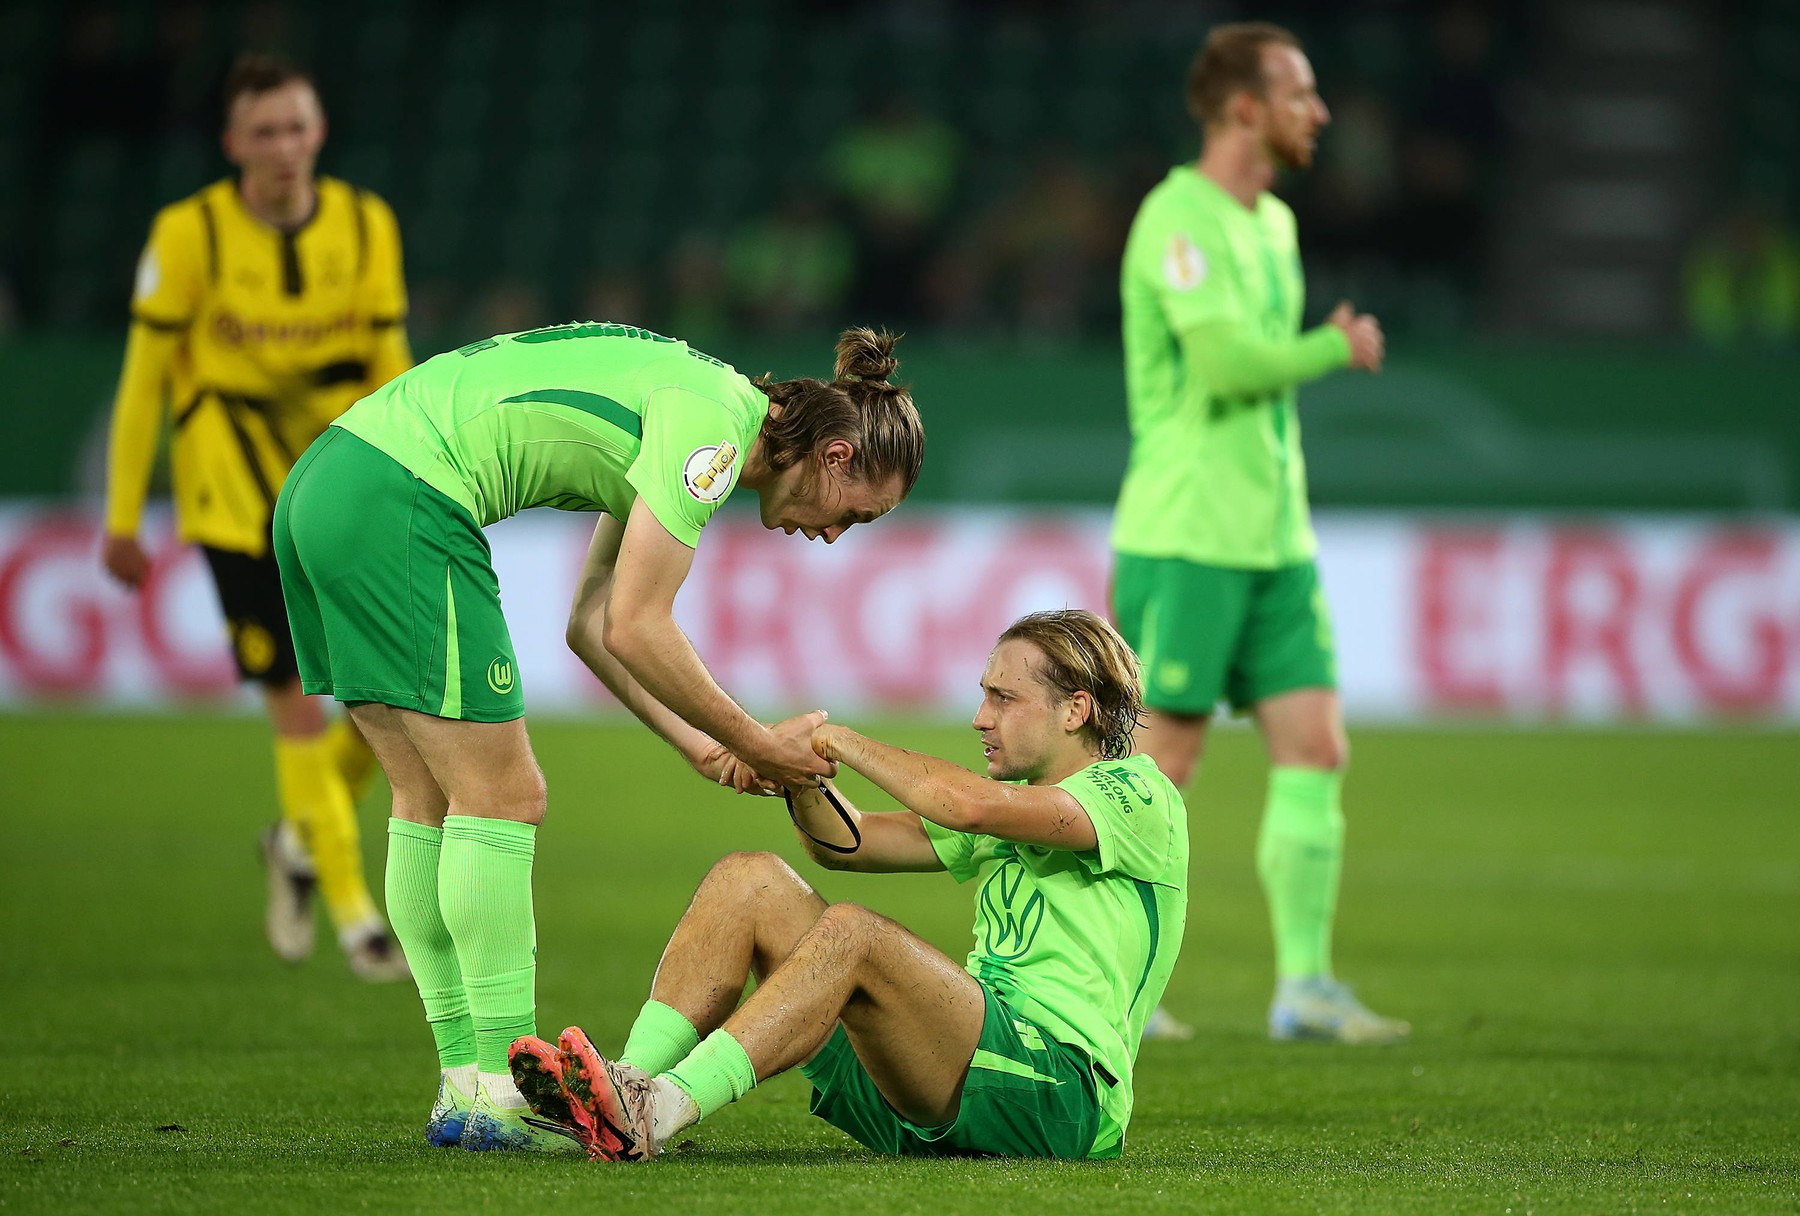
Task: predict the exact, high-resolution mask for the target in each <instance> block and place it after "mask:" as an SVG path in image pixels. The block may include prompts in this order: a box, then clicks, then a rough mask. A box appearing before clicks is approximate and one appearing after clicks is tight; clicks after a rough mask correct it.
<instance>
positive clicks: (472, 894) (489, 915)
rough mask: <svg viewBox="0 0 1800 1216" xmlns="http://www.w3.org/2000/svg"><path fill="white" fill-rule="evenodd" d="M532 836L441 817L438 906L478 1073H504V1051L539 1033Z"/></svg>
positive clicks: (517, 827)
mask: <svg viewBox="0 0 1800 1216" xmlns="http://www.w3.org/2000/svg"><path fill="white" fill-rule="evenodd" d="M536 839H537V829H536V828H534V827H532V826H531V825H530V824H528V823H514V822H512V821H511V820H509V819H478V818H476V817H474V816H470V815H451V816H450V817H449V818H447V819H445V820H444V846H443V857H442V859H441V861H440V862H439V864H438V906H439V907H440V908H442V909H443V913H444V924H445V925H446V926H447V927H448V928H449V930H450V937H451V938H452V940H454V941H455V943H456V958H457V962H458V964H459V965H460V966H461V967H462V979H463V987H464V988H465V989H466V990H467V991H468V994H469V1016H470V1020H471V1021H472V1022H473V1023H474V1026H475V1063H476V1065H477V1066H478V1067H479V1068H480V1069H481V1071H482V1073H484V1074H490V1073H491V1074H496V1075H502V1076H503V1075H505V1074H506V1072H507V1065H506V1049H507V1048H508V1047H510V1046H512V1042H513V1040H514V1039H516V1038H518V1037H520V1036H521V1035H528V1034H536V1033H537V1006H536V994H535V987H536V980H537V923H536V921H535V920H534V919H533V916H532V910H531V858H532V852H533V848H534V846H535V843H536Z"/></svg>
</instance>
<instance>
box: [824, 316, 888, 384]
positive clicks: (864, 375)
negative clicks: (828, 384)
mask: <svg viewBox="0 0 1800 1216" xmlns="http://www.w3.org/2000/svg"><path fill="white" fill-rule="evenodd" d="M898 341H900V337H899V335H898V334H891V333H889V332H888V331H887V330H885V329H883V330H879V331H877V330H873V329H865V328H862V327H858V328H855V329H846V330H845V331H844V332H843V333H842V334H841V335H839V337H838V342H837V370H836V373H835V377H836V379H839V380H870V381H877V382H882V381H886V380H887V379H888V377H890V376H892V375H893V374H894V372H895V371H897V370H899V367H900V360H898V359H896V358H894V344H895V343H896V342H898Z"/></svg>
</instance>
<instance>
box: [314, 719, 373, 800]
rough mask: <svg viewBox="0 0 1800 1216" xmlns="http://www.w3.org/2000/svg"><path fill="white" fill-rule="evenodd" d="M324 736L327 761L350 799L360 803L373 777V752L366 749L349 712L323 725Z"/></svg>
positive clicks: (366, 744) (365, 743) (360, 733)
mask: <svg viewBox="0 0 1800 1216" xmlns="http://www.w3.org/2000/svg"><path fill="white" fill-rule="evenodd" d="M325 739H326V741H327V742H328V743H329V744H330V745H331V760H332V763H333V764H335V765H337V771H338V773H339V774H340V775H342V777H343V778H344V784H345V785H346V786H348V787H349V789H350V801H351V802H352V803H357V802H361V801H362V799H363V795H364V794H366V793H368V792H369V783H370V782H371V781H372V780H374V778H375V753H374V752H372V751H370V750H369V745H368V743H367V742H366V741H365V740H364V739H363V737H362V732H361V731H359V730H357V729H356V723H354V722H352V721H351V720H350V718H349V715H345V716H344V717H341V718H339V719H337V720H336V721H335V722H333V723H332V724H331V725H330V726H328V727H326V728H325Z"/></svg>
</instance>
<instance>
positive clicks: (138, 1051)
mask: <svg viewBox="0 0 1800 1216" xmlns="http://www.w3.org/2000/svg"><path fill="white" fill-rule="evenodd" d="M966 733H967V732H962V731H957V732H951V731H946V730H931V729H920V728H914V729H910V730H896V731H895V732H894V733H893V737H895V738H896V739H897V740H899V741H903V742H907V743H910V744H912V745H914V746H922V747H928V748H934V749H940V750H945V749H948V754H953V755H959V756H965V757H966V756H967V755H968V753H969V750H970V749H969V747H968V743H969V740H968V739H967V738H965V737H964V736H965V735H966ZM535 737H536V740H537V743H538V747H539V751H540V755H541V758H542V760H543V764H544V768H545V769H546V771H547V772H548V774H549V778H550V791H551V794H550V806H551V818H550V821H549V825H548V827H547V828H546V830H545V831H544V833H543V835H542V849H541V851H540V854H539V860H538V870H537V897H538V922H539V926H540V932H539V938H540V964H541V965H540V968H539V977H540V978H539V1018H540V1022H539V1025H540V1029H547V1030H550V1031H555V1030H557V1029H560V1028H561V1027H562V1026H563V1025H564V1024H566V1023H569V1022H572V1021H577V1020H579V1021H580V1022H582V1023H583V1024H585V1025H586V1026H587V1027H588V1028H589V1029H590V1030H591V1031H592V1032H593V1033H594V1036H595V1038H596V1039H597V1040H599V1041H600V1042H601V1043H602V1044H605V1043H608V1042H611V1043H613V1044H617V1043H618V1042H619V1041H620V1039H621V1037H622V1035H623V1033H624V1031H625V1029H626V1026H627V1024H628V1021H629V1019H630V1017H631V1015H632V1013H633V1012H634V1011H635V1009H636V1007H637V1005H638V1003H639V1002H640V1001H641V1000H642V998H643V995H644V993H645V990H646V987H647V984H648V981H649V977H650V970H651V967H652V966H653V964H654V961H655V959H656V956H657V953H658V951H659V949H660V947H661V944H662V941H663V938H664V935H665V934H666V932H667V931H668V929H669V927H670V926H671V925H672V924H673V923H674V920H675V918H676V917H677V916H678V915H679V913H680V911H681V908H682V906H683V905H684V903H685V901H686V899H687V896H688V894H689V893H690V891H691V889H692V887H693V885H694V883H695V882H696V881H697V880H698V879H699V878H700V876H701V874H702V873H703V872H704V871H705V869H706V867H707V865H708V864H709V863H710V862H711V861H712V860H713V859H714V858H715V857H716V856H717V855H718V854H720V853H722V852H724V851H726V850H729V849H734V848H771V849H776V850H778V851H780V852H782V853H783V854H784V855H786V856H788V857H790V858H793V859H796V860H797V859H798V858H799V856H800V855H799V851H798V849H797V848H796V847H795V846H794V844H793V842H792V840H791V838H790V837H789V836H788V834H787V833H786V831H785V821H784V820H783V819H782V817H781V812H780V809H779V804H778V803H771V802H769V801H752V800H748V799H734V798H732V797H730V796H728V795H726V794H724V793H722V792H720V791H716V790H712V789H709V788H707V787H706V786H705V785H703V784H702V783H701V782H699V781H698V780H696V779H694V778H692V777H689V776H687V775H686V774H685V773H684V772H683V771H681V770H680V769H679V768H678V766H677V765H676V764H675V762H674V761H673V758H672V756H671V755H670V754H669V753H668V752H667V751H666V750H665V749H663V748H662V747H661V745H660V744H658V743H656V742H655V741H654V740H653V739H651V738H650V736H649V735H647V734H646V733H644V732H642V731H639V730H636V729H631V728H626V727H620V726H577V725H557V726H549V725H546V726H541V727H539V728H538V729H537V730H536V732H535ZM1356 743H1357V756H1356V768H1355V772H1354V775H1353V777H1352V780H1351V783H1350V787H1349V795H1348V799H1349V815H1350V823H1351V826H1350V847H1349V859H1350V862H1349V870H1348V874H1347V877H1346V882H1345V888H1344V893H1343V912H1342V915H1341V917H1340V934H1339V943H1338V947H1339V948H1338V962H1339V968H1340V971H1341V972H1342V973H1344V974H1345V975H1346V977H1347V978H1349V979H1351V980H1353V981H1355V982H1357V983H1358V984H1359V985H1360V987H1361V991H1362V993H1363V994H1364V995H1365V996H1366V997H1367V998H1368V999H1369V1001H1370V1003H1371V1004H1373V1005H1375V1006H1376V1007H1377V1008H1379V1009H1382V1010H1385V1011H1392V1012H1395V1013H1398V1014H1401V1015H1404V1016H1408V1017H1410V1018H1411V1019H1412V1020H1413V1022H1414V1024H1415V1026H1416V1031H1415V1037H1416V1042H1414V1043H1412V1044H1411V1045H1409V1046H1405V1047H1401V1048H1394V1049H1362V1050H1354V1049H1337V1048H1320V1047H1313V1046H1301V1045H1274V1044H1270V1043H1268V1042H1267V1041H1265V1040H1264V1038H1263V1037H1262V1034H1261V1019H1262V1015H1263V1003H1264V1001H1265V1000H1266V998H1267V990H1268V986H1269V978H1268V961H1267V955H1268V948H1267V945H1266V940H1265V939H1266V928H1265V924H1264V917H1263V912H1262V907H1261V902H1260V897H1259V895H1258V892H1257V888H1256V885H1255V881H1254V877H1253V873H1252V867H1251V860H1250V858H1251V852H1252V846H1253V839H1254V835H1255V819H1256V814H1255V811H1256V807H1257V804H1258V802H1259V796H1260V795H1259V791H1260V782H1261V763H1260V759H1259V757H1258V754H1257V747H1256V743H1255V741H1254V739H1253V737H1251V736H1249V735H1247V734H1245V733H1242V732H1226V733H1223V734H1221V735H1220V737H1219V738H1218V739H1217V740H1216V742H1215V749H1214V752H1213V754H1212V756H1211V757H1210V758H1209V761H1208V767H1207V769H1206V771H1205V773H1204V774H1203V776H1202V778H1201V781H1200V784H1199V786H1198V789H1197V790H1196V791H1195V796H1194V798H1193V799H1192V801H1193V803H1194V807H1195V813H1194V825H1195V833H1194V859H1195V860H1194V866H1193V888H1194V889H1193V903H1192V920H1191V922H1190V924H1189V926H1188V936H1187V943H1188V944H1187V953H1186V957H1185V958H1184V960H1183V962H1182V965H1181V968H1180V970H1179V972H1178V973H1177V975H1176V978H1175V982H1174V985H1173V987H1172V988H1171V991H1170V1000H1171V1002H1172V1003H1173V1005H1174V1006H1175V1007H1176V1008H1177V1009H1178V1010H1179V1011H1180V1012H1181V1013H1182V1014H1183V1015H1185V1016H1187V1017H1188V1018H1190V1019H1192V1020H1193V1021H1194V1022H1195V1023H1197V1025H1198V1027H1199V1031H1200V1033H1199V1037H1198V1038H1197V1039H1196V1040H1195V1041H1194V1042H1192V1043H1187V1044H1179V1045H1173V1044H1151V1045H1149V1046H1148V1047H1147V1048H1146V1049H1145V1050H1144V1052H1143V1055H1142V1058H1141V1060H1140V1064H1139V1070H1138V1071H1139V1082H1138V1093H1139V1106H1138V1112H1137V1117H1136V1119H1135V1120H1134V1122H1133V1125H1132V1128H1131V1134H1130V1138H1129V1143H1128V1147H1127V1150H1126V1155H1125V1157H1124V1158H1123V1159H1122V1160H1121V1161H1118V1162H1114V1163H1096V1164H1087V1165H1070V1164H1046V1163H1009V1162H999V1161H962V1162H915V1161H891V1160H882V1159H879V1158H876V1157H874V1156H872V1155H871V1154H868V1153H865V1152H863V1151H861V1150H860V1149H858V1148H857V1147H856V1146H855V1145H853V1144H851V1143H850V1142H849V1141H848V1140H846V1139H845V1138H844V1137H843V1136H841V1135H840V1134H838V1133H837V1132H836V1131H834V1130H833V1129H831V1128H830V1127H827V1126H826V1125H824V1124H822V1123H819V1122H817V1121H816V1120H812V1119H810V1118H809V1117H808V1116H807V1115H806V1106H805V1099H806V1089H805V1086H804V1084H803V1083H802V1082H801V1081H800V1080H799V1079H798V1078H782V1079H779V1080H777V1081H775V1082H773V1083H771V1084H769V1085H767V1086H765V1087H764V1088H762V1089H760V1090H758V1091H756V1092H755V1093H753V1094H752V1095H751V1096H750V1097H749V1098H748V1099H747V1100H746V1101H744V1102H743V1103H741V1104H739V1105H738V1106H736V1107H734V1108H731V1109H728V1110H726V1111H725V1112H723V1113H722V1114H720V1115H719V1116H718V1117H717V1118H716V1119H715V1120H712V1121H709V1122H708V1123H707V1124H706V1125H704V1126H703V1127H702V1128H700V1129H699V1130H698V1131H697V1132H696V1133H695V1140H696V1142H697V1147H696V1148H695V1150H694V1151H692V1152H690V1153H688V1154H685V1155H682V1156H679V1157H675V1158H671V1159H667V1160H664V1161H661V1162H658V1163H656V1164H654V1165H651V1166H647V1167H641V1168H627V1167H605V1166H588V1165H586V1164H583V1163H579V1162H556V1161H543V1160H520V1159H506V1158H501V1157H495V1156H493V1155H482V1156H477V1155H474V1154H467V1153H462V1152H460V1151H456V1150H448V1151H444V1150H430V1149H427V1148H425V1147H424V1146H423V1145H422V1144H421V1143H420V1142H419V1139H418V1137H419V1131H420V1127H421V1124H422V1122H423V1117H424V1113H425V1110H426V1107H427V1105H428V1104H429V1101H430V1097H431V1091H432V1085H433V1073H432V1069H433V1059H432V1056H431V1053H430V1049H429V1037H428V1035H427V1034H426V1032H425V1029H424V1026H423V1023H422V1021H421V1019H420V1016H419V1013H418V1010H417V998H416V997H415V996H414V994H413V993H412V992H411V991H410V990H408V989H405V988H392V987H390V988H370V987H366V986H363V985H361V984H358V983H357V982H355V981H354V980H352V979H350V978H349V977H348V976H347V975H346V974H345V973H344V971H343V968H342V967H341V965H340V963H339V960H338V958H337V955H336V951H335V950H334V949H333V948H332V947H331V946H330V945H329V944H328V943H324V942H322V943H321V949H320V952H319V955H318V956H317V957H316V958H314V959H313V960H312V961H311V962H309V963H307V964H305V965H303V966H301V967H298V968H294V969H289V968H286V967H283V966H282V965H280V964H278V963H277V962H276V961H275V960H274V959H273V958H272V957H270V955H269V953H268V951H267V949H266V948H265V947H264V946H263V944H262V942H261V938H260V926H259V923H258V921H259V916H260V904H261V879H260V875H259V872H258V869H257V866H256V862H255V854H254V848H253V842H254V839H255V834H256V831H257V829H258V828H259V827H261V826H262V824H263V823H264V822H265V821H266V820H268V819H269V817H270V814H271V812H270V806H271V784H272V783H271V778H270V774H269V766H268V763H267V760H266V749H265V746H264V743H263V734H262V727H261V726H260V725H259V724H258V723H256V722H254V721H249V720H212V719H197V720H178V719H161V720H134V719H111V718H89V717H76V716H70V717H46V718H31V717H8V718H0V812H3V817H0V1208H4V1209H5V1210H7V1211H32V1210H39V1211H41V1210H60V1211H69V1212H92V1211H130V1212H132V1213H134V1214H148V1213H154V1212H180V1213H188V1212H199V1211H219V1212H225V1211H232V1212H235V1211H339V1210H345V1209H350V1208H364V1209H367V1210H370V1211H398V1210H418V1211H431V1212H456V1211H464V1210H471V1209H477V1208H483V1209H490V1210H496V1211H500V1210H508V1211H524V1210H529V1211H535V1212H548V1211H552V1210H562V1211H617V1212H647V1211H670V1212H674V1211H683V1212H735V1211H750V1210H754V1211H759V1212H761V1211H768V1212H789V1211H792V1212H830V1213H840V1212H882V1213H888V1212H930V1213H934V1214H940V1216H941V1214H943V1213H949V1212H961V1211H971V1210H982V1211H984V1212H986V1213H1005V1212H1030V1213H1033V1214H1034V1216H1039V1214H1045V1213H1054V1212H1074V1211H1083V1212H1086V1211H1090V1210H1092V1209H1093V1208H1094V1207H1096V1206H1101V1207H1104V1208H1105V1210H1107V1211H1108V1212H1161V1211H1169V1212H1175V1211H1212V1212H1265V1211H1295V1212H1336V1211H1359V1212H1458V1211H1468V1212H1495V1213H1505V1212H1516V1213H1525V1212H1627V1211H1657V1212H1662V1211H1677V1212H1679V1211H1690V1210H1704V1211H1716V1212H1749V1211H1786V1212H1793V1211H1796V1210H1800V1181H1797V1177H1800V1172H1797V1171H1800V1150H1797V1148H1796V1138H1797V1129H1800V1012H1797V1010H1800V814H1796V811H1797V809H1800V798H1797V796H1796V790H1797V789H1800V738H1796V737H1795V736H1794V735H1792V734H1774V733H1769V734H1749V733H1747V734H1620V735H1611V734H1593V733H1572V734H1560V735H1559V734H1488V733H1477V732H1462V733H1431V734H1424V733H1381V732H1375V731H1361V732H1358V734H1357V736H1356ZM364 822H365V833H366V836H367V837H368V839H367V840H366V841H365V844H366V846H367V848H368V852H369V854H370V856H371V858H372V859H373V858H377V857H379V856H380V851H379V850H380V847H381V844H382V836H381V832H380V822H381V821H380V817H379V813H378V812H377V811H375V810H374V809H373V808H370V810H369V813H368V814H366V816H365V820H364ZM799 868H800V869H801V871H802V873H805V874H807V875H809V876H812V877H815V878H816V880H817V883H818V885H819V886H820V888H821V889H822V890H823V892H824V893H825V894H826V895H827V896H828V897H833V898H854V899H857V900H859V901H861V902H865V903H868V904H871V905H873V906H875V907H877V908H879V909H881V910H883V911H886V912H889V913H891V914H893V915H895V916H898V917H899V918H900V919H902V920H903V921H905V922H907V923H908V924H911V925H913V926H915V927H916V928H918V929H919V930H920V931H921V932H923V933H924V934H925V935H926V936H927V937H929V938H931V939H932V940H934V941H936V942H937V943H939V944H940V945H942V946H944V947H945V948H946V949H949V950H951V951H952V952H953V953H954V954H956V955H957V956H958V957H960V956H961V954H962V952H963V950H964V949H965V948H966V947H965V943H966V934H967V932H968V923H969V904H968V901H969V893H968V892H967V891H966V890H961V889H958V888H956V887H955V886H954V885H953V884H952V883H951V882H950V881H949V880H948V879H945V878H941V877H938V878H933V877H929V876H908V877H895V878H864V879H847V878H842V877H837V876H832V875H829V874H821V873H819V872H818V871H817V870H816V869H814V868H813V867H811V866H810V865H808V864H806V863H804V862H800V863H799ZM374 872H376V873H378V872H379V871H378V870H375V871H374Z"/></svg>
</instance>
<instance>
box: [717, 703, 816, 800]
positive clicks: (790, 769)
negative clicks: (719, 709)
mask: <svg viewBox="0 0 1800 1216" xmlns="http://www.w3.org/2000/svg"><path fill="white" fill-rule="evenodd" d="M827 717H828V715H827V714H826V712H825V711H824V710H822V709H815V710H813V711H812V712H811V713H806V714H798V715H796V716H794V717H792V718H788V719H786V720H785V721H782V722H777V723H776V724H774V725H773V726H770V727H769V728H768V742H769V746H768V747H767V748H766V749H765V752H764V754H763V755H761V756H757V757H754V758H751V757H745V756H740V755H738V754H737V753H735V752H733V751H732V750H731V749H730V748H728V747H726V746H725V745H724V744H723V743H714V744H713V745H712V746H711V747H710V748H708V749H707V751H706V752H705V753H704V754H703V755H702V756H701V757H700V758H699V759H698V760H697V761H695V763H694V769H695V771H697V772H698V773H699V774H700V775H701V776H703V777H705V778H707V779H708V780H711V781H716V782H717V783H718V784H720V785H724V786H729V787H730V788H732V789H733V790H736V791H737V792H738V793H740V794H753V795H755V796H757V797H761V798H769V797H774V796H776V795H778V794H780V793H782V791H783V790H799V789H809V788H814V787H816V786H817V785H818V784H819V782H820V781H822V780H824V779H825V778H827V777H835V776H837V756H836V754H835V753H834V751H833V749H832V736H833V735H834V733H835V732H836V731H837V730H838V729H839V728H836V727H832V726H829V725H827V724H826V721H825V720H826V718H827Z"/></svg>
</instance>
